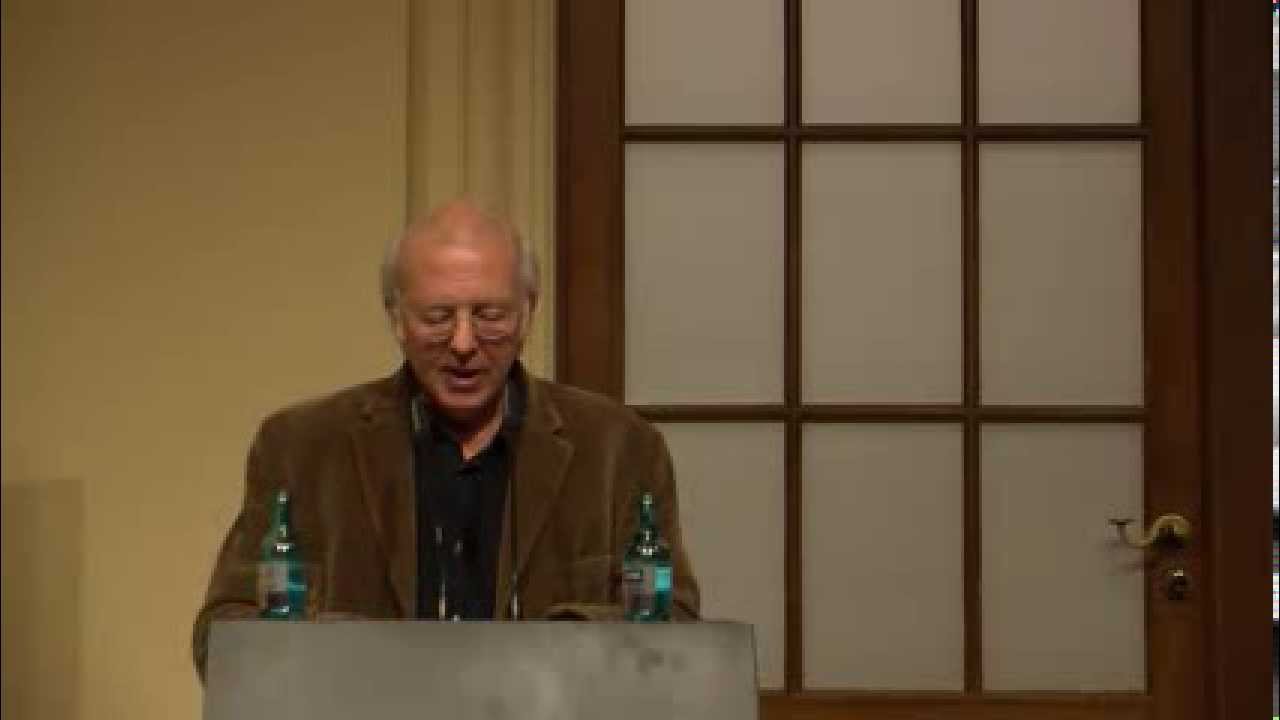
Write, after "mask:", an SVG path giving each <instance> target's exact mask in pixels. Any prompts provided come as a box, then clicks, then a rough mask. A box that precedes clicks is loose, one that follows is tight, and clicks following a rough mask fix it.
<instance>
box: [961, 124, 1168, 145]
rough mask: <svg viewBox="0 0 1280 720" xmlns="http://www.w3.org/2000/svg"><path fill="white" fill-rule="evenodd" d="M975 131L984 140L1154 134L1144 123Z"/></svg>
mask: <svg viewBox="0 0 1280 720" xmlns="http://www.w3.org/2000/svg"><path fill="white" fill-rule="evenodd" d="M974 132H975V133H976V134H977V137H978V139H979V140H982V141H984V142H1038V141H1043V142H1071V141H1077V140H1084V141H1087V140H1145V139H1146V138H1147V137H1148V136H1149V135H1150V131H1149V130H1148V129H1147V128H1144V127H1142V126H1141V125H979V126H978V127H976V128H974Z"/></svg>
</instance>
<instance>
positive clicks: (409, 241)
mask: <svg viewBox="0 0 1280 720" xmlns="http://www.w3.org/2000/svg"><path fill="white" fill-rule="evenodd" d="M439 248H456V249H460V250H461V249H468V250H472V251H480V252H482V253H483V254H484V255H486V256H490V257H493V258H494V259H495V260H496V261H498V262H509V263H511V265H510V267H511V268H512V270H513V274H514V277H515V281H516V282H517V283H518V287H517V292H518V293H519V294H521V295H523V296H525V297H528V298H529V299H530V301H531V302H532V301H533V300H534V299H536V298H537V295H538V266H537V260H536V258H535V257H534V255H533V253H532V252H531V251H530V250H529V249H528V248H527V247H525V244H524V242H523V241H522V240H521V238H520V235H519V233H517V232H516V231H515V228H513V227H512V226H511V225H510V224H509V223H507V222H506V221H504V220H502V219H501V218H499V217H497V216H495V215H492V214H490V213H487V212H485V211H484V210H482V209H481V208H480V207H479V206H477V205H476V204H475V203H474V202H472V201H470V200H466V199H458V200H453V201H451V202H449V203H446V204H445V205H443V206H441V207H439V208H437V209H436V210H435V211H434V212H432V213H431V214H430V215H428V216H426V217H424V218H420V219H418V220H416V221H414V222H413V223H411V224H410V225H409V227H407V228H406V229H405V231H404V233H402V234H401V235H400V236H398V237H397V238H395V239H394V240H393V241H392V242H391V243H390V244H389V245H388V246H387V251H386V254H385V255H384V257H383V260H382V304H383V307H384V308H385V309H386V311H387V313H388V314H392V313H393V312H394V311H395V307H396V305H397V303H399V301H400V296H401V292H402V290H403V288H404V287H405V274H406V273H407V272H411V271H412V267H413V266H414V264H415V262H416V260H417V259H419V258H421V257H423V256H424V255H425V254H428V253H429V252H431V251H434V250H436V249H439Z"/></svg>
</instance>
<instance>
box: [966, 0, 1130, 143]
mask: <svg viewBox="0 0 1280 720" xmlns="http://www.w3.org/2000/svg"><path fill="white" fill-rule="evenodd" d="M1141 18H1142V7H1141V1H1140V0H1069V2H1063V0H978V118H979V120H980V121H981V122H984V123H1137V122H1139V121H1140V120H1141V117H1142V105H1141V103H1142V83H1141V78H1142V46H1141V24H1142V22H1141Z"/></svg>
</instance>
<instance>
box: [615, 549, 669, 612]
mask: <svg viewBox="0 0 1280 720" xmlns="http://www.w3.org/2000/svg"><path fill="white" fill-rule="evenodd" d="M670 602H671V566H670V565H667V564H665V563H653V562H647V563H625V564H624V565H623V568H622V604H623V611H624V614H625V616H626V618H627V619H628V620H665V619H666V617H667V613H668V607H669V605H670Z"/></svg>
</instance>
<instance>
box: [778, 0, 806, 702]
mask: <svg viewBox="0 0 1280 720" xmlns="http://www.w3.org/2000/svg"><path fill="white" fill-rule="evenodd" d="M782 12H783V29H784V38H783V57H782V62H783V71H784V72H783V102H784V103H785V105H786V107H785V109H784V112H783V122H784V124H785V127H786V131H787V139H786V143H785V145H784V146H783V150H784V154H783V162H784V169H783V172H784V177H783V194H784V197H783V216H784V218H785V220H784V223H785V225H784V228H783V237H782V242H783V272H784V277H783V353H784V354H783V363H782V372H783V391H782V392H783V400H782V401H783V404H784V405H785V406H786V407H787V409H788V413H787V419H786V424H785V425H784V427H783V442H784V446H783V472H784V475H783V487H784V488H785V490H784V493H785V498H784V502H785V503H786V506H785V515H784V523H785V524H784V527H783V536H784V543H785V545H784V548H783V557H784V558H785V566H784V568H783V579H784V582H785V583H786V587H785V588H784V589H783V590H784V611H785V615H784V617H783V624H784V627H785V633H784V634H785V640H784V642H783V682H784V686H785V687H786V690H787V692H789V693H796V692H799V691H801V690H802V689H803V688H804V562H803V558H804V532H803V527H804V526H803V524H802V523H803V522H804V504H803V488H804V484H803V480H802V478H801V472H802V471H801V464H802V460H803V457H804V455H803V443H804V436H803V432H802V430H801V427H800V425H799V424H798V423H797V422H796V418H795V415H794V413H793V412H791V411H792V410H794V408H796V407H798V406H799V405H800V383H801V378H800V346H801V342H802V327H801V318H802V308H801V297H802V295H801V291H800V283H801V282H802V280H801V276H802V274H803V267H802V262H803V255H802V253H801V247H800V242H801V240H800V238H801V213H802V211H803V208H802V207H801V195H800V178H801V169H802V158H803V156H802V154H801V153H802V151H803V147H802V146H801V144H800V142H799V141H798V140H797V138H796V136H795V134H794V130H795V128H796V127H798V126H799V125H800V123H801V116H800V115H801V104H800V93H801V85H802V77H803V76H802V75H801V71H800V63H801V60H802V58H801V52H800V50H801V47H803V46H802V45H801V33H802V28H801V12H800V2H799V0H785V1H784V2H783V5H782Z"/></svg>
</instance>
